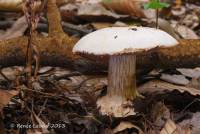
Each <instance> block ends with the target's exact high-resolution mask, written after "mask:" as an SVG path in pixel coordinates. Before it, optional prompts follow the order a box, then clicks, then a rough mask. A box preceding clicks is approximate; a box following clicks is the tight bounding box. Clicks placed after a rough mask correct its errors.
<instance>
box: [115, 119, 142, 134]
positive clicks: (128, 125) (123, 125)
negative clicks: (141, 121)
mask: <svg viewBox="0 0 200 134" xmlns="http://www.w3.org/2000/svg"><path fill="white" fill-rule="evenodd" d="M132 128H135V129H136V130H138V132H139V134H144V132H143V131H142V130H141V129H140V128H139V127H138V126H135V125H134V124H132V123H130V122H127V121H122V122H120V124H119V125H118V126H116V127H115V128H114V129H113V133H114V134H116V133H119V132H122V131H125V130H127V129H132Z"/></svg>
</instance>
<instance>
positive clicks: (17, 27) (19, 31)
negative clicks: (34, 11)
mask: <svg viewBox="0 0 200 134" xmlns="http://www.w3.org/2000/svg"><path fill="white" fill-rule="evenodd" d="M27 27H28V25H27V22H26V18H25V16H23V17H21V18H19V19H18V20H17V21H16V22H15V23H14V24H13V26H12V27H11V28H9V29H8V30H7V31H6V33H5V34H4V35H3V36H0V40H5V39H11V38H15V37H19V36H22V35H23V34H24V32H25V30H26V29H27Z"/></svg>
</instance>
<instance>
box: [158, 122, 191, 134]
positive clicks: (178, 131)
mask: <svg viewBox="0 0 200 134" xmlns="http://www.w3.org/2000/svg"><path fill="white" fill-rule="evenodd" d="M160 134H191V132H190V128H189V127H180V126H179V125H176V124H175V122H174V121H172V120H171V119H168V120H167V122H166V123H165V126H164V127H163V129H162V130H161V131H160Z"/></svg>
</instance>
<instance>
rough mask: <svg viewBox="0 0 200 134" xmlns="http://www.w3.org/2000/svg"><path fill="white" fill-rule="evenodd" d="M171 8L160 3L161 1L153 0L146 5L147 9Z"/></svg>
mask: <svg viewBox="0 0 200 134" xmlns="http://www.w3.org/2000/svg"><path fill="white" fill-rule="evenodd" d="M165 7H169V4H167V3H164V2H160V0H151V1H150V2H149V3H147V4H145V5H144V8H145V9H162V8H165Z"/></svg>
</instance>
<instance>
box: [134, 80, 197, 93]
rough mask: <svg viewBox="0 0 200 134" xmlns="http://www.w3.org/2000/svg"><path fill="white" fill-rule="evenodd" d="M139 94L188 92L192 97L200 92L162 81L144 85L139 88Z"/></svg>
mask: <svg viewBox="0 0 200 134" xmlns="http://www.w3.org/2000/svg"><path fill="white" fill-rule="evenodd" d="M138 90H139V92H140V93H154V92H157V93H161V94H162V93H165V92H169V91H170V92H171V91H175V90H177V91H179V92H181V93H184V92H188V93H190V94H191V95H194V96H196V95H200V90H197V89H195V88H192V87H185V86H179V85H175V84H171V83H168V82H163V81H160V80H153V81H149V82H147V83H145V84H143V85H142V86H140V87H139V89H138Z"/></svg>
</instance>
